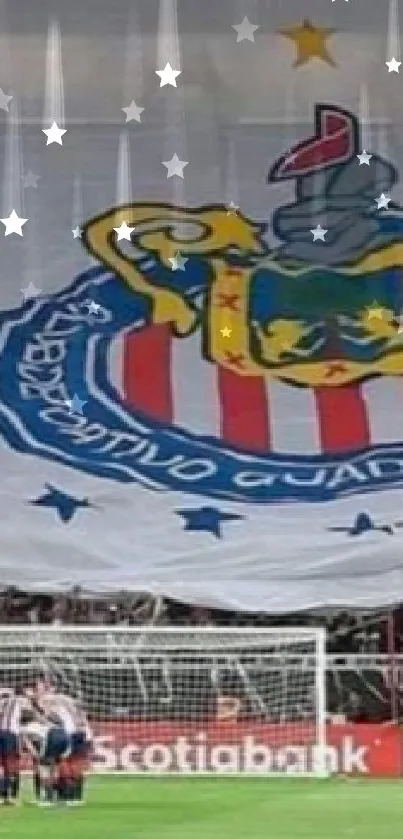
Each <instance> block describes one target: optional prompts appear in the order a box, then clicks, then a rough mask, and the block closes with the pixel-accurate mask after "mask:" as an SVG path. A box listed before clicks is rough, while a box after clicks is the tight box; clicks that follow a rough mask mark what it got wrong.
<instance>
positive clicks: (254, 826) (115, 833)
mask: <svg viewBox="0 0 403 839" xmlns="http://www.w3.org/2000/svg"><path fill="white" fill-rule="evenodd" d="M87 792H88V803H87V804H86V806H85V807H83V808H81V809H73V808H71V809H63V810H62V809H61V808H53V809H39V808H35V807H30V806H28V805H23V806H21V807H19V808H18V809H17V808H16V809H11V807H10V808H4V807H1V808H0V837H1V839H42V837H43V836H52V837H57V839H119V837H122V839H189V837H191V839H240V837H245V839H246V837H247V839H263V837H264V839H267V837H273V838H274V839H324V837H325V839H342V837H354V839H379V837H382V836H385V837H388V839H401V837H402V836H403V784H402V782H400V781H371V780H366V779H364V780H362V779H360V780H355V779H354V780H347V779H346V780H343V779H340V780H339V779H331V780H311V779H306V780H296V779H291V778H290V779H280V780H276V779H273V780H271V779H269V780H265V779H261V778H259V779H254V778H250V779H241V778H231V779H227V778H199V779H198V778H134V777H131V778H130V777H126V778H122V777H120V778H99V777H96V778H93V779H91V780H90V782H89V784H88V790H87ZM23 798H25V800H29V799H30V791H28V794H27V791H26V790H25V792H24V795H23Z"/></svg>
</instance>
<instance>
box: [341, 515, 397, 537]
mask: <svg viewBox="0 0 403 839" xmlns="http://www.w3.org/2000/svg"><path fill="white" fill-rule="evenodd" d="M400 526H401V522H396V524H395V527H400ZM327 529H328V530H331V531H333V533H348V535H349V536H362V534H363V533H368V531H369V530H378V531H379V532H380V533H387V534H388V536H393V535H394V531H393V527H392V526H391V525H390V524H375V522H374V520H373V519H372V518H371V516H369V515H368V513H358V516H357V517H356V519H355V522H354V523H353V524H352V525H351V526H350V527H328V528H327Z"/></svg>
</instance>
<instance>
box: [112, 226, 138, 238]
mask: <svg viewBox="0 0 403 839" xmlns="http://www.w3.org/2000/svg"><path fill="white" fill-rule="evenodd" d="M113 229H114V231H115V233H117V236H118V242H120V241H121V240H122V239H126V240H127V241H128V242H130V241H131V239H130V237H131V235H132V233H133V230H135V229H136V228H135V227H128V226H127V224H126V222H125V221H123V222H122V224H121V225H120V227H114V228H113Z"/></svg>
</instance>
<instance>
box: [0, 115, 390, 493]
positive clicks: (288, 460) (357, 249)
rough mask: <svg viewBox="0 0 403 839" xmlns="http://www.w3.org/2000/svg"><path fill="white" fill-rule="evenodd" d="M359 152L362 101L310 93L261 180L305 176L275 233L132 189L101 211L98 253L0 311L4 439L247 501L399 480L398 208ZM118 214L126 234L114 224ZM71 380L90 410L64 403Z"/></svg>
mask: <svg viewBox="0 0 403 839" xmlns="http://www.w3.org/2000/svg"><path fill="white" fill-rule="evenodd" d="M360 151H361V148H360V142H359V127H358V125H357V121H356V120H355V118H354V117H353V116H352V115H351V114H349V113H347V112H345V111H343V110H341V109H339V108H334V107H329V106H323V105H319V106H317V108H316V130H315V133H314V136H313V137H311V138H309V139H308V140H306V141H304V142H301V143H299V144H298V145H297V146H295V147H294V148H293V149H291V151H289V152H288V153H287V155H284V156H283V157H281V158H280V159H279V160H278V161H277V162H276V163H275V165H274V166H273V167H272V169H271V171H270V173H269V175H268V182H269V183H268V186H267V189H268V190H269V189H270V188H271V187H270V184H271V183H272V182H274V181H278V180H284V179H288V180H290V181H292V183H291V184H290V188H292V189H294V187H295V189H294V200H293V201H292V203H290V204H289V205H287V206H281V207H279V208H278V209H277V210H276V211H275V213H274V215H273V219H272V225H273V231H274V233H275V235H276V237H277V240H278V242H279V244H278V247H277V248H276V249H275V250H270V249H269V247H268V245H267V242H266V238H265V230H266V227H265V225H263V224H261V223H259V222H257V221H253V220H251V219H249V218H247V217H246V216H245V215H244V214H243V212H242V211H241V210H239V211H236V212H233V211H229V210H228V209H227V207H225V206H223V205H209V206H201V207H193V208H184V207H182V208H181V207H174V206H171V205H167V204H160V203H150V202H140V203H135V204H130V205H128V206H121V207H115V208H113V209H111V210H108V211H107V212H105V213H103V214H102V215H100V216H98V217H97V218H93V219H90V220H89V221H88V222H87V223H86V225H85V228H84V233H83V242H84V244H85V246H86V248H87V249H88V251H89V252H90V254H91V255H92V256H94V257H95V258H96V259H97V260H98V261H99V267H96V268H92V269H90V270H88V271H87V272H85V273H84V274H82V275H81V276H79V277H78V278H77V279H75V280H74V282H73V283H72V284H71V285H70V286H69V287H68V288H67V289H66V290H65V291H63V292H61V293H59V294H56V295H54V296H52V297H51V298H41V299H39V300H35V301H31V302H29V303H26V304H24V306H23V307H22V308H21V309H20V310H19V311H16V312H13V313H12V315H10V313H8V314H7V315H4V316H3V319H2V357H1V366H2V376H1V382H2V385H1V387H2V408H1V417H2V419H1V428H2V433H3V436H4V437H5V438H6V440H7V441H8V443H9V444H10V445H11V446H13V447H14V448H15V449H18V450H19V451H22V452H26V453H34V454H35V455H36V456H40V457H45V458H48V459H50V460H53V461H57V462H59V463H64V464H66V465H67V466H70V467H71V468H73V469H79V470H82V471H85V472H87V473H90V474H92V475H96V476H99V477H105V478H109V479H114V480H117V481H125V482H133V481H136V482H141V483H143V484H144V485H145V486H148V487H150V488H153V489H157V490H161V489H165V490H167V489H168V490H169V489H170V490H176V491H181V492H187V493H196V494H200V495H204V496H211V497H215V498H228V499H234V500H238V501H244V500H245V501H246V500H247V501H249V502H266V503H269V502H279V501H291V500H304V501H315V500H326V499H330V498H333V497H336V496H339V495H346V494H349V493H355V492H365V491H369V490H371V489H374V488H379V487H380V486H387V487H389V486H396V485H401V483H402V477H403V466H402V464H403V443H402V439H403V433H402V431H403V426H402V427H401V423H400V421H399V423H398V424H397V423H396V421H395V420H394V419H393V418H392V413H393V412H392V408H393V407H394V406H395V404H396V398H398V397H399V398H400V400H401V401H402V397H403V382H402V379H401V378H400V377H401V374H402V372H403V330H402V329H401V327H400V314H401V311H402V309H403V299H402V289H403V284H402V266H403V216H402V214H401V212H400V210H399V208H398V207H396V205H394V204H393V203H392V202H390V203H389V205H388V208H387V209H378V205H377V201H376V199H377V198H378V197H379V195H381V194H382V193H383V194H385V195H387V194H388V193H389V192H390V191H391V189H392V187H393V185H394V183H395V181H396V179H397V175H396V171H395V169H394V167H393V166H392V165H391V164H390V163H389V162H388V161H387V160H384V159H382V158H381V157H379V156H377V155H375V154H373V155H372V158H371V162H370V165H369V166H367V165H360V162H359V160H358V159H357V154H358V153H359V152H360ZM123 222H126V224H127V225H128V226H129V227H133V228H135V229H134V232H133V234H132V237H131V244H129V243H128V242H126V243H125V242H120V241H118V239H117V236H116V234H115V233H114V228H117V227H119V226H120V225H121V224H122V223H123ZM318 225H319V226H320V227H321V229H323V230H326V231H327V232H326V237H325V238H324V240H321V241H314V240H313V238H314V237H313V235H312V231H313V230H315V229H316V228H317V227H318ZM125 244H126V245H128V248H127V249H126V248H125V247H124V245H125ZM178 255H179V256H178ZM92 301H93V302H95V303H96V304H97V305H96V313H92V312H91V302H92ZM74 393H77V394H79V396H80V397H81V398H82V399H83V400H86V406H85V411H84V415H83V416H81V415H78V416H77V415H75V414H74V412H72V411H71V410H69V408H68V406H67V405H66V402H67V400H69V399H70V398H71V396H72V395H73V394H74ZM389 409H390V410H389ZM394 413H396V412H394Z"/></svg>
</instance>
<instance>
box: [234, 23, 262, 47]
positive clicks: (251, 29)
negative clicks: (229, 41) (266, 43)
mask: <svg viewBox="0 0 403 839" xmlns="http://www.w3.org/2000/svg"><path fill="white" fill-rule="evenodd" d="M232 29H235V32H236V33H237V39H236V42H237V44H239V42H240V41H253V43H255V35H254V33H255V32H256V29H259V27H258V26H254V25H253V23H251V22H250V20H248V18H247V17H244V19H243V21H242V23H236V24H233V25H232Z"/></svg>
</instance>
